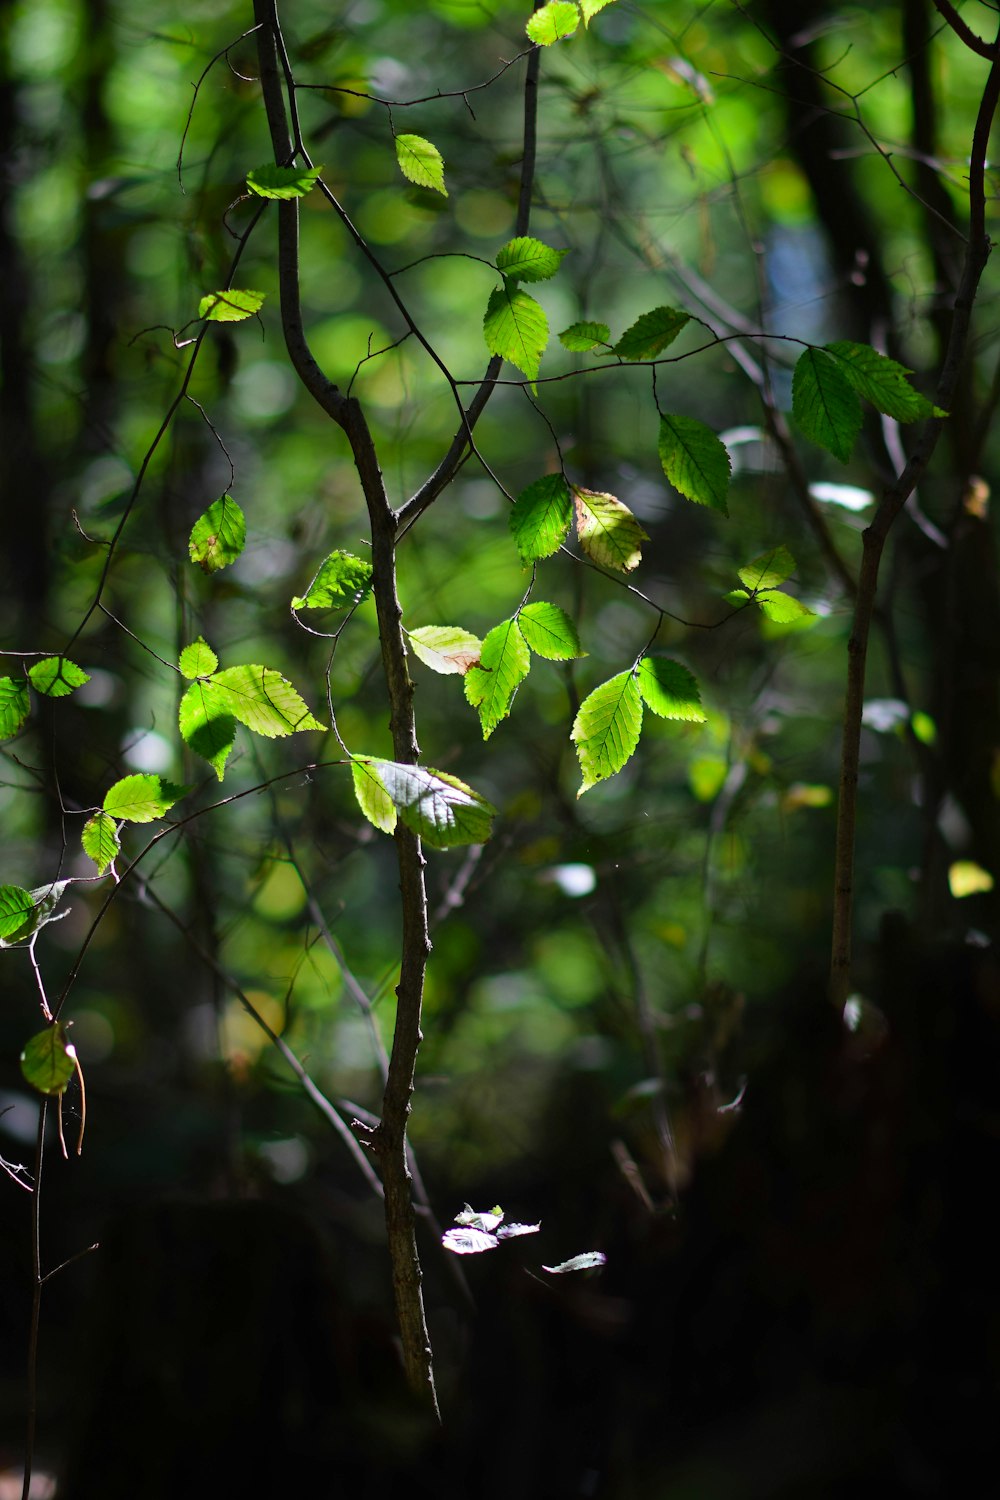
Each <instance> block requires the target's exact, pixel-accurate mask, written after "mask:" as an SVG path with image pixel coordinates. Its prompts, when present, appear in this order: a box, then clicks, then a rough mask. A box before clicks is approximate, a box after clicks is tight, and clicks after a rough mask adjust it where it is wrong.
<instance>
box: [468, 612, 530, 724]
mask: <svg viewBox="0 0 1000 1500" xmlns="http://www.w3.org/2000/svg"><path fill="white" fill-rule="evenodd" d="M530 667H531V657H530V656H529V655H528V648H527V646H526V645H525V641H524V636H523V635H522V634H521V628H520V626H519V625H518V623H517V620H502V621H501V623H500V624H499V625H494V627H493V629H492V630H491V631H490V632H489V634H488V635H487V636H486V639H485V640H484V641H483V647H482V651H481V652H480V654H479V665H478V667H470V668H469V670H468V672H466V674H465V684H464V686H465V696H466V698H467V699H468V700H469V702H470V703H471V704H472V706H473V708H474V709H475V710H476V711H477V713H478V714H479V721H480V723H481V724H482V726H483V739H484V740H488V739H489V737H490V735H491V734H492V733H493V731H494V729H496V727H497V725H498V724H499V723H500V721H501V719H505V718H506V717H507V715H508V713H509V712H510V705H511V701H512V700H513V697H514V693H515V692H516V691H517V688H518V686H519V684H520V683H522V682H523V681H524V679H525V678H526V677H527V675H528V671H529V669H530Z"/></svg>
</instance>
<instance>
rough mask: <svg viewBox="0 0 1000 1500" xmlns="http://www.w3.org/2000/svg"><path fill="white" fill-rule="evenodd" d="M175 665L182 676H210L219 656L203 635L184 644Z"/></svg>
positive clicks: (217, 663)
mask: <svg viewBox="0 0 1000 1500" xmlns="http://www.w3.org/2000/svg"><path fill="white" fill-rule="evenodd" d="M177 665H178V667H179V668H180V672H181V675H182V676H183V677H211V675H212V673H213V672H214V671H215V669H216V667H217V666H218V665H219V658H218V657H217V656H216V654H215V652H214V651H213V650H212V648H211V646H210V645H209V644H208V642H207V641H206V640H205V638H204V637H203V636H199V637H198V639H197V640H196V641H192V642H191V644H190V646H185V647H184V650H183V651H182V652H181V654H180V656H179V658H178V660H177Z"/></svg>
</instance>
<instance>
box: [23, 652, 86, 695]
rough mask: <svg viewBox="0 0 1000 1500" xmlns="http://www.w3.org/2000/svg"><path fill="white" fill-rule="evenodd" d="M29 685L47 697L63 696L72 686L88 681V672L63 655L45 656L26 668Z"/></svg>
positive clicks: (79, 685) (71, 689) (80, 685)
mask: <svg viewBox="0 0 1000 1500" xmlns="http://www.w3.org/2000/svg"><path fill="white" fill-rule="evenodd" d="M28 676H29V678H30V679H31V686H32V687H33V688H34V689H35V691H36V693H44V694H45V695H46V697H48V698H65V697H66V696H67V694H68V693H71V692H72V691H73V689H74V688H78V687H83V684H84V683H85V682H89V681H90V673H89V672H85V671H84V670H83V668H82V667H78V666H77V664H76V662H75V661H70V660H69V658H68V657H65V656H47V657H46V658H45V660H44V661H36V662H35V664H34V666H33V667H29V668H28Z"/></svg>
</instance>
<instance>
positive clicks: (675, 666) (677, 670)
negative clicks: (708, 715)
mask: <svg viewBox="0 0 1000 1500" xmlns="http://www.w3.org/2000/svg"><path fill="white" fill-rule="evenodd" d="M635 676H636V684H637V685H638V688H639V692H640V694H641V695H642V701H643V702H644V703H645V705H646V707H647V708H649V709H652V711H653V713H654V714H658V715H659V717H660V718H661V719H684V720H686V721H687V722H688V723H690V724H704V722H705V711H704V709H703V708H702V706H701V693H700V692H699V691H698V683H697V681H696V679H695V678H694V677H693V676H692V674H691V673H690V672H689V671H688V669H687V667H682V666H681V664H680V662H679V661H670V660H669V659H668V658H667V657H663V656H644V657H643V659H642V661H641V662H640V663H639V666H638V669H637V671H636V674H635Z"/></svg>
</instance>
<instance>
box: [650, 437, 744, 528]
mask: <svg viewBox="0 0 1000 1500" xmlns="http://www.w3.org/2000/svg"><path fill="white" fill-rule="evenodd" d="M658 448H659V454H660V462H661V464H662V465H663V472H664V474H666V476H667V478H668V479H669V480H670V483H671V484H672V485H673V487H674V489H675V490H679V491H680V493H681V494H682V495H684V496H686V497H687V499H688V500H693V501H695V503H696V504H697V505H709V506H711V508H712V509H713V510H717V511H720V512H721V513H722V515H724V516H728V514H729V507H728V504H727V500H726V497H727V495H728V493H729V474H730V470H731V467H732V465H731V463H730V459H729V453H728V451H727V449H726V447H725V445H724V444H723V443H721V442H720V441H719V439H718V438H717V437H716V435H715V433H714V432H713V431H712V429H711V428H710V427H706V426H705V424H704V422H699V421H698V420H697V419H696V418H695V417H678V416H675V415H664V416H661V417H660V437H659V444H658Z"/></svg>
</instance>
